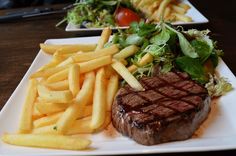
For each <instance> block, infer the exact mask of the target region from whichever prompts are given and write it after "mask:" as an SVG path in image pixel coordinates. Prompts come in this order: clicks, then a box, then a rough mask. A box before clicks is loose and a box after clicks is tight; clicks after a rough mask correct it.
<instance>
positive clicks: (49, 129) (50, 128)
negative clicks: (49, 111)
mask: <svg viewBox="0 0 236 156" xmlns="http://www.w3.org/2000/svg"><path fill="white" fill-rule="evenodd" d="M32 134H46V135H47V134H53V135H59V133H58V131H57V128H56V124H52V125H47V126H43V127H38V128H34V129H33V130H32Z"/></svg>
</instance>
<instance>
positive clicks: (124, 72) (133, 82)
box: [111, 61, 144, 91]
mask: <svg viewBox="0 0 236 156" xmlns="http://www.w3.org/2000/svg"><path fill="white" fill-rule="evenodd" d="M111 66H112V67H113V68H114V69H115V70H116V71H117V73H119V74H120V76H121V77H123V79H124V80H125V81H126V82H127V83H128V84H129V85H130V86H131V87H132V88H134V89H135V90H137V91H144V88H143V87H142V85H141V84H140V83H139V82H138V80H137V79H136V78H135V77H134V76H133V75H132V74H131V73H130V72H129V70H128V69H127V68H126V67H125V66H124V65H123V64H122V63H120V62H118V61H115V62H114V63H112V65H111Z"/></svg>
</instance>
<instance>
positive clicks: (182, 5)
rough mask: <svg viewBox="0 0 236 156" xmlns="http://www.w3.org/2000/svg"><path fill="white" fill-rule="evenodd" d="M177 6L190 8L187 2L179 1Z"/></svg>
mask: <svg viewBox="0 0 236 156" xmlns="http://www.w3.org/2000/svg"><path fill="white" fill-rule="evenodd" d="M178 6H179V7H181V8H183V9H185V10H188V9H190V8H191V7H190V6H189V5H188V4H185V3H179V4H178Z"/></svg>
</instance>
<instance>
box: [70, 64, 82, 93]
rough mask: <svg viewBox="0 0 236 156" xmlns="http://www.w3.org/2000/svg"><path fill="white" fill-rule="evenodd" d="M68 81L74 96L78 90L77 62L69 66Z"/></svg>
mask: <svg viewBox="0 0 236 156" xmlns="http://www.w3.org/2000/svg"><path fill="white" fill-rule="evenodd" d="M68 81H69V89H70V91H71V93H72V94H73V96H76V95H77V93H78V92H79V90H80V68H79V66H78V65H77V64H75V65H72V66H71V67H70V68H69V74H68Z"/></svg>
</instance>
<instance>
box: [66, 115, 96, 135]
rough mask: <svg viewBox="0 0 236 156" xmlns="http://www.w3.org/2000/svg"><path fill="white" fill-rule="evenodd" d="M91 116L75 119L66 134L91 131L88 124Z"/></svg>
mask: <svg viewBox="0 0 236 156" xmlns="http://www.w3.org/2000/svg"><path fill="white" fill-rule="evenodd" d="M91 119H92V117H91V116H89V117H86V118H83V119H80V120H76V121H75V122H74V123H73V124H72V126H71V127H70V128H69V129H68V131H67V132H66V134H67V135H73V134H87V133H93V129H92V128H91V126H90V123H91Z"/></svg>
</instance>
